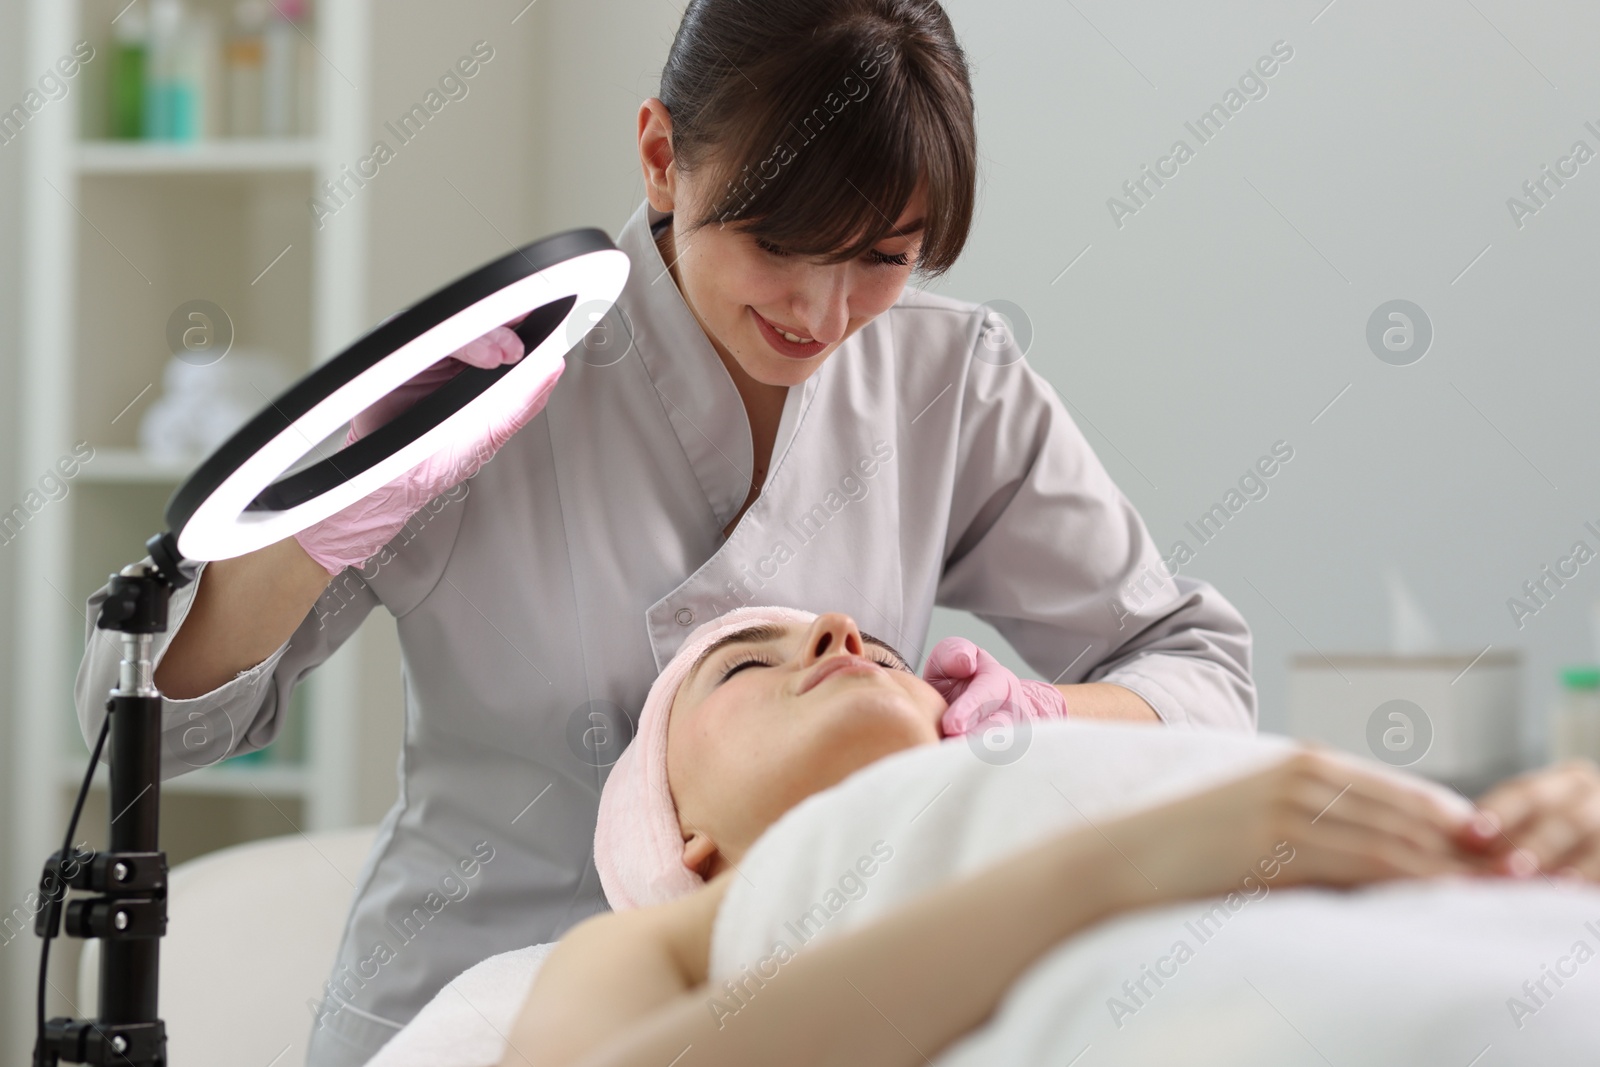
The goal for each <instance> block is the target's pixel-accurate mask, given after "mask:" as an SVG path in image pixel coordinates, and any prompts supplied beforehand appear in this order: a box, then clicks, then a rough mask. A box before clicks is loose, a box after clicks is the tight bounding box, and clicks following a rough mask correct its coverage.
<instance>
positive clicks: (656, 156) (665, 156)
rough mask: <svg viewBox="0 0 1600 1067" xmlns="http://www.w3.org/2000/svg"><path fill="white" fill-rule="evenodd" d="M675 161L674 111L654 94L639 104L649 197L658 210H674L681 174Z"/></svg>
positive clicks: (642, 164)
mask: <svg viewBox="0 0 1600 1067" xmlns="http://www.w3.org/2000/svg"><path fill="white" fill-rule="evenodd" d="M673 162H674V156H673V152H672V115H671V113H670V112H668V111H667V105H666V104H663V103H662V102H661V101H660V100H657V99H656V98H655V97H653V96H652V97H651V98H650V99H648V100H646V101H645V102H644V103H643V104H641V105H639V165H640V167H641V168H642V169H643V171H644V191H645V197H646V199H648V200H649V201H650V206H651V207H653V208H655V209H656V210H657V211H672V210H673V199H674V197H675V196H676V194H677V177H678V168H677V167H675V166H673Z"/></svg>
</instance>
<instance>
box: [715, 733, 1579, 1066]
mask: <svg viewBox="0 0 1600 1067" xmlns="http://www.w3.org/2000/svg"><path fill="white" fill-rule="evenodd" d="M1285 751H1286V749H1285V742H1284V741H1283V740H1282V739H1273V738H1268V737H1250V736H1245V735H1230V734H1221V733H1201V732H1179V731H1163V730H1153V729H1151V728H1149V727H1141V726H1132V725H1125V724H1115V723H1090V722H1071V721H1068V722H1061V723H1041V724H1036V725H1035V726H1034V729H1033V734H1032V737H1031V740H1030V744H1029V747H1028V748H1027V750H1026V752H1025V754H1024V755H1023V756H1022V757H1021V758H1020V759H1018V760H1016V762H1014V763H1010V764H1006V765H993V764H990V763H987V762H984V761H983V760H982V759H980V758H977V756H976V754H975V751H974V750H973V749H971V748H968V747H967V745H966V742H964V741H962V740H956V741H946V742H945V743H943V744H941V745H939V746H929V747H925V748H919V749H912V750H908V751H906V752H901V753H897V754H896V755H894V756H891V757H889V758H888V759H885V760H882V761H879V762H878V763H877V764H874V765H873V766H871V767H868V768H865V769H863V770H861V771H859V772H857V773H856V774H855V775H853V776H851V777H850V778H847V779H846V780H845V781H843V782H841V783H839V785H837V786H836V787H834V788H833V789H830V790H828V791H826V792H824V793H820V794H817V795H816V796H813V797H811V798H809V799H807V800H806V801H805V802H803V803H802V804H800V805H799V806H797V807H796V808H794V809H792V810H791V811H790V812H788V813H787V814H786V815H785V816H784V817H783V818H782V819H780V820H779V821H778V823H777V824H775V825H774V826H773V827H772V828H770V829H769V830H768V831H767V833H766V834H765V835H763V836H762V838H761V839H760V840H759V841H758V842H757V843H756V845H755V846H754V847H753V848H752V849H751V851H750V854H749V855H748V856H747V857H745V859H744V860H743V861H742V862H741V864H740V872H741V874H742V875H743V877H741V878H737V879H734V880H733V882H732V883H731V884H730V886H729V889H728V894H727V897H726V898H725V899H724V901H723V904H722V908H721V910H720V911H719V913H718V915H717V919H716V925H715V928H714V931H713V936H712V955H711V973H712V975H713V978H712V982H711V985H712V988H711V990H710V991H709V992H710V994H711V995H712V996H714V997H717V998H718V1000H719V1004H720V1008H719V1007H713V1008H712V1011H713V1013H714V1014H717V1015H719V1016H720V1017H722V1018H723V1019H724V1020H725V1025H737V1019H736V1016H737V1014H738V1010H739V1008H740V1007H741V1005H742V1003H743V1002H748V1000H750V999H751V998H755V997H759V996H761V993H762V986H761V984H760V982H759V981H756V980H752V977H751V976H753V977H754V979H757V980H759V979H762V978H767V977H771V976H773V975H775V974H776V973H777V971H778V970H779V969H780V968H781V966H782V963H781V961H782V960H783V959H785V958H787V956H786V954H785V953H782V952H779V951H778V950H777V948H776V943H777V942H779V941H782V942H784V943H785V945H787V946H788V947H789V948H790V949H795V948H798V947H799V946H801V945H806V944H810V945H815V944H817V943H820V942H821V941H824V940H826V939H827V938H830V937H835V936H838V935H839V934H840V933H842V932H844V931H847V930H850V929H854V928H856V927H859V926H860V925H862V924H863V923H866V922H868V921H870V920H872V919H873V918H875V917H877V916H880V915H882V914H884V913H886V912H888V911H891V910H892V909H893V908H895V907H896V906H897V905H899V904H900V903H902V902H904V901H905V900H906V899H907V898H909V897H911V896H913V895H915V894H916V893H918V892H921V891H922V890H924V889H926V888H929V887H931V886H933V885H935V884H937V883H938V882H940V881H942V880H944V879H947V878H950V877H953V876H958V875H960V874H963V873H966V872H969V871H973V870H977V869H980V868H982V867H983V866H985V865H987V864H988V863H991V862H993V861H994V860H996V859H998V858H1000V857H1002V856H1004V855H1006V854H1007V853H1009V852H1012V851H1014V850H1016V849H1018V848H1020V847H1023V846H1025V845H1027V844H1028V843H1030V842H1033V841H1036V840H1038V839H1040V838H1041V837H1043V836H1045V835H1047V834H1049V833H1051V832H1056V831H1059V830H1062V829H1064V828H1067V827H1071V826H1083V825H1086V824H1100V823H1102V822H1103V821H1104V820H1105V819H1107V818H1110V817H1111V816H1113V815H1115V814H1117V813H1121V812H1125V811H1127V810H1130V809H1132V808H1136V807H1141V806H1145V805H1148V804H1151V803H1155V802H1158V801H1160V800H1163V799H1168V798H1172V797H1175V796H1179V795H1182V794H1185V793H1188V792H1191V791H1193V790H1195V789H1197V788H1200V787H1203V786H1205V785H1207V784H1212V783H1215V782H1218V781H1220V780H1224V779H1226V778H1230V777H1234V776H1236V775H1239V774H1243V773H1246V772H1248V771H1250V770H1253V769H1256V768H1258V767H1260V766H1263V765H1265V764H1266V763H1267V762H1270V761H1271V760H1274V759H1278V758H1281V756H1282V755H1283V754H1284V752H1285ZM1418 788H1423V789H1429V790H1436V791H1437V792H1438V793H1439V794H1440V795H1447V796H1448V795H1450V794H1447V793H1445V792H1444V791H1443V790H1440V789H1437V787H1434V786H1431V785H1427V784H1419V786H1418ZM1455 799H1456V802H1457V803H1460V804H1463V805H1464V804H1465V801H1461V800H1460V799H1459V798H1455ZM1289 862H1290V863H1291V864H1292V862H1293V861H1292V860H1290V861H1289ZM1269 869H1270V866H1269ZM1245 873H1246V872H1244V871H1241V872H1240V875H1241V879H1242V878H1243V876H1244V874H1245ZM1257 873H1258V879H1257V881H1255V882H1254V883H1252V884H1251V885H1250V886H1248V887H1244V886H1242V887H1241V891H1240V893H1238V894H1237V895H1235V896H1233V897H1232V898H1215V899H1211V900H1203V901H1188V902H1184V903H1180V904H1175V905H1172V906H1170V907H1163V908H1159V909H1151V910H1146V911H1143V912H1139V913H1134V914H1130V915H1127V916H1123V917H1120V918H1118V919H1114V920H1112V921H1109V922H1105V923H1101V924H1099V925H1098V926H1096V927H1094V928H1091V929H1090V930H1087V931H1084V932H1083V933H1080V934H1079V935H1077V936H1075V937H1073V938H1069V939H1068V940H1066V941H1064V942H1062V943H1061V944H1060V945H1058V946H1057V947H1056V948H1054V949H1052V950H1050V951H1048V952H1047V953H1046V954H1045V955H1044V956H1043V957H1041V958H1040V959H1039V960H1038V961H1036V962H1035V964H1034V965H1033V966H1032V967H1031V968H1029V969H1028V970H1027V971H1025V972H1024V973H1023V974H1022V975H1021V976H1020V977H1019V979H1018V980H1017V982H1016V983H1014V984H1013V986H1012V988H1011V990H1010V991H1009V992H1008V993H1007V995H1006V997H1005V998H1004V999H1003V1000H1002V1002H1001V1003H1000V1005H999V1006H998V1008H997V1010H996V1012H995V1014H994V1016H992V1017H991V1019H990V1020H989V1022H988V1023H986V1024H985V1025H984V1026H982V1027H980V1028H978V1029H976V1030H974V1031H972V1032H971V1033H969V1034H967V1035H965V1036H964V1037H963V1038H961V1039H959V1040H958V1041H956V1042H955V1043H954V1044H952V1045H951V1046H950V1047H949V1048H948V1049H946V1050H944V1052H943V1053H942V1054H941V1055H939V1056H938V1057H936V1058H935V1061H934V1062H936V1063H937V1064H938V1067H979V1065H988V1064H996V1063H1003V1064H1019V1065H1020V1064H1053V1065H1066V1064H1073V1065H1074V1067H1113V1065H1127V1067H1134V1065H1143V1064H1150V1063H1182V1064H1185V1065H1192V1064H1218V1065H1222V1064H1228V1065H1230V1067H1290V1065H1298V1064H1307V1065H1316V1067H1327V1064H1328V1063H1334V1064H1362V1065H1363V1067H1388V1065H1393V1067H1418V1065H1426V1064H1440V1065H1442V1067H1443V1065H1448V1067H1465V1065H1467V1064H1469V1063H1471V1064H1473V1067H1495V1065H1500V1064H1526V1063H1539V1064H1541V1065H1553V1064H1578V1063H1583V1064H1586V1065H1592V1064H1594V1063H1596V1062H1600V1024H1597V1023H1596V1022H1595V1021H1594V1020H1595V1015H1594V1012H1593V1005H1594V1004H1595V1003H1596V1002H1600V958H1596V955H1597V951H1600V889H1596V888H1595V887H1593V886H1581V887H1573V886H1556V885H1551V884H1548V883H1546V882H1544V881H1543V880H1540V879H1535V880H1533V881H1532V882H1529V883H1521V882H1513V881H1510V880H1501V879H1497V880H1494V881H1483V880H1466V879H1441V880H1432V881H1427V882H1405V883H1395V884H1390V885H1386V886H1380V887H1373V888H1369V889H1364V890H1360V891H1356V892H1336V891H1330V890H1322V889H1277V888H1273V886H1272V883H1271V881H1270V880H1263V879H1261V878H1260V877H1259V875H1260V872H1259V871H1258V872H1257ZM1071 888H1072V887H1071V886H1063V887H1062V890H1063V892H1071ZM1180 943H1181V944H1182V945H1183V946H1184V947H1183V948H1180V947H1179V946H1180ZM1580 946H1581V947H1580ZM1547 967H1548V968H1552V969H1555V970H1556V971H1559V972H1561V974H1558V975H1557V977H1559V978H1560V979H1561V982H1562V983H1563V984H1562V985H1557V984H1556V982H1555V980H1553V979H1550V978H1547V977H1545V976H1546V975H1547V974H1549V973H1550V972H1549V971H1547V970H1546V969H1545V968H1547ZM1563 974H1564V975H1565V977H1562V975H1563ZM1152 975H1153V977H1152ZM1163 976H1164V977H1163ZM1541 978H1544V985H1543V987H1542V990H1541V987H1540V986H1539V985H1538V983H1539V981H1540V980H1541ZM735 980H737V982H736V983H735V984H733V985H729V984H728V983H731V982H735ZM949 980H950V981H957V982H958V981H960V975H959V973H958V972H957V973H954V974H952V975H950V976H949ZM1524 982H1531V983H1533V985H1532V993H1531V994H1530V993H1529V991H1528V989H1526V988H1524V986H1523V983H1524ZM1124 983H1128V984H1127V985H1126V986H1125V985H1124ZM1158 983H1159V984H1158ZM1480 1056H1481V1058H1479V1059H1475V1057H1480Z"/></svg>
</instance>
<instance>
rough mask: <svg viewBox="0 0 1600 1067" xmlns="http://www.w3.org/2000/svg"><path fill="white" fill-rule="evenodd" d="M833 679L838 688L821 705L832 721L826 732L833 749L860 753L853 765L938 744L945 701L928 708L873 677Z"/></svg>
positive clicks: (850, 754)
mask: <svg viewBox="0 0 1600 1067" xmlns="http://www.w3.org/2000/svg"><path fill="white" fill-rule="evenodd" d="M835 681H836V684H838V688H839V690H840V692H839V693H838V695H837V697H836V698H835V699H833V700H830V701H829V702H828V705H827V707H826V708H825V709H823V711H824V714H825V715H826V716H827V718H828V720H829V726H828V728H827V729H826V730H825V731H824V735H825V736H827V737H828V739H829V743H830V747H831V748H833V750H834V751H835V752H837V753H838V754H840V755H841V756H851V757H856V759H854V760H852V762H854V763H855V766H857V767H864V766H866V765H867V764H868V763H870V762H872V761H873V760H876V759H880V758H882V757H884V756H887V755H889V754H890V753H893V752H898V751H900V750H901V749H906V748H911V747H912V746H914V745H929V744H936V743H938V741H939V716H940V714H941V713H942V712H943V711H944V708H943V702H942V701H941V702H940V706H939V707H933V706H932V705H931V703H930V705H929V706H927V707H924V706H922V705H921V704H920V703H919V702H918V701H917V700H916V699H915V698H914V697H913V696H912V695H911V694H910V693H908V692H906V691H905V690H904V689H902V688H900V687H899V686H897V685H895V684H894V683H893V682H889V681H886V680H878V679H874V678H871V677H854V678H848V679H847V678H843V677H841V678H838V679H836V680H835ZM852 769H853V768H852Z"/></svg>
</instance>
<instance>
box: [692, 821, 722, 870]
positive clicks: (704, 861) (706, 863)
mask: <svg viewBox="0 0 1600 1067" xmlns="http://www.w3.org/2000/svg"><path fill="white" fill-rule="evenodd" d="M721 855H722V854H721V853H720V852H718V851H717V843H716V842H715V841H713V840H711V838H709V837H707V836H706V835H705V833H704V832H703V831H700V830H696V831H694V832H693V833H691V834H690V835H689V836H688V838H687V839H686V840H685V841H684V842H683V865H684V866H685V867H687V868H689V869H690V870H691V871H693V872H694V873H696V874H698V875H699V876H700V877H701V878H704V879H705V880H706V881H708V882H709V881H710V880H711V877H712V875H713V874H714V873H715V872H716V867H717V861H718V860H719V859H720V858H721Z"/></svg>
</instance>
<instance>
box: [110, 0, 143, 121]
mask: <svg viewBox="0 0 1600 1067" xmlns="http://www.w3.org/2000/svg"><path fill="white" fill-rule="evenodd" d="M111 33H112V45H111V72H110V76H109V78H108V79H107V80H108V84H109V87H110V90H111V99H110V106H109V111H110V115H109V118H110V121H109V122H108V123H107V130H106V133H107V134H108V135H109V136H111V137H113V138H117V139H119V140H129V139H137V138H140V137H143V136H144V82H145V59H146V55H147V51H148V49H149V36H150V26H149V22H148V21H147V20H146V19H145V13H144V8H142V7H131V8H129V9H128V10H127V11H124V12H123V13H122V17H121V18H119V19H117V21H116V22H115V23H114V24H113V25H112V27H111Z"/></svg>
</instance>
